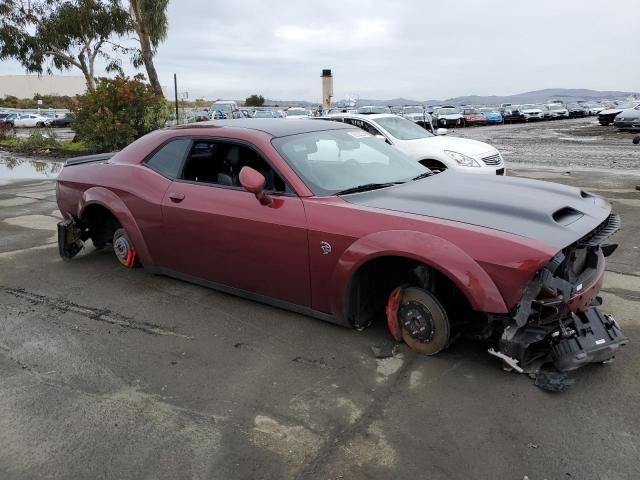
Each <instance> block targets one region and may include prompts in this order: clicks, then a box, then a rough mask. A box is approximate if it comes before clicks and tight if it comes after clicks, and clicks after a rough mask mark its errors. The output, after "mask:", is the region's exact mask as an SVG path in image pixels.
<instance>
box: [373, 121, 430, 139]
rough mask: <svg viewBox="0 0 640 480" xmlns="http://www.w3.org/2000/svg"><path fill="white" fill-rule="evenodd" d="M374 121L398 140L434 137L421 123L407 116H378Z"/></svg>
mask: <svg viewBox="0 0 640 480" xmlns="http://www.w3.org/2000/svg"><path fill="white" fill-rule="evenodd" d="M374 122H375V123H377V124H378V125H380V126H381V127H382V128H384V129H385V130H386V131H387V132H389V133H390V134H391V136H393V137H395V138H397V139H398V140H417V139H419V138H429V137H433V135H432V134H431V133H429V132H427V131H426V130H425V129H424V128H422V127H421V126H420V125H418V124H417V123H414V122H412V121H411V120H407V119H406V118H402V117H382V118H376V119H375V120H374Z"/></svg>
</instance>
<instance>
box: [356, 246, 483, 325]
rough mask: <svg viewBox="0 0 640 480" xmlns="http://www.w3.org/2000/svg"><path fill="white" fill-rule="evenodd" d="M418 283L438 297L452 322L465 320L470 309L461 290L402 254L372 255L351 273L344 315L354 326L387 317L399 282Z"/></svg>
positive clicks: (400, 283)
mask: <svg viewBox="0 0 640 480" xmlns="http://www.w3.org/2000/svg"><path fill="white" fill-rule="evenodd" d="M402 285H406V286H412V287H421V288H424V289H425V290H428V291H429V292H431V293H432V294H433V295H435V297H436V298H437V299H438V300H439V301H440V303H441V304H442V306H443V307H444V309H445V311H446V312H447V316H448V317H449V321H450V323H451V324H452V326H456V325H462V324H464V323H466V322H467V321H468V320H469V319H470V318H471V317H472V313H473V309H472V307H471V304H470V303H469V301H468V300H467V298H466V296H465V295H464V293H462V291H461V290H460V289H459V288H458V287H457V286H456V285H455V283H453V281H452V280H451V279H449V278H448V277H447V276H446V275H444V274H443V273H442V272H440V271H438V270H436V269H434V268H432V267H429V266H427V265H425V264H423V263H420V262H418V261H417V260H413V259H410V258H405V257H395V256H385V257H378V258H374V259H373V260H370V261H368V262H367V263H365V264H364V265H362V266H361V267H360V268H358V270H357V271H356V272H355V273H354V275H353V277H352V281H351V285H350V287H349V293H348V296H347V302H348V307H347V318H348V320H349V322H350V323H351V324H352V325H353V326H354V327H356V328H362V327H366V326H368V325H370V324H371V323H373V322H375V321H379V320H383V321H386V316H385V306H386V303H387V300H388V298H389V295H390V294H391V292H392V291H393V290H394V289H395V288H396V287H399V286H402Z"/></svg>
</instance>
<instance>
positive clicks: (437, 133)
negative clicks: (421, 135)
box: [436, 128, 449, 135]
mask: <svg viewBox="0 0 640 480" xmlns="http://www.w3.org/2000/svg"><path fill="white" fill-rule="evenodd" d="M447 133H449V130H447V129H446V128H439V129H437V130H436V135H446V134H447Z"/></svg>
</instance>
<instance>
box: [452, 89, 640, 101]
mask: <svg viewBox="0 0 640 480" xmlns="http://www.w3.org/2000/svg"><path fill="white" fill-rule="evenodd" d="M631 95H638V92H619V91H613V90H605V91H601V90H588V89H584V88H547V89H545V90H534V91H532V92H524V93H518V94H517V95H505V96H497V95H490V96H481V95H468V96H463V97H455V98H448V99H446V100H444V101H443V102H442V103H454V104H456V105H461V104H474V105H478V104H480V105H482V104H489V105H497V104H500V103H515V104H518V103H542V102H547V101H549V100H564V101H568V102H571V101H574V102H575V101H576V100H587V101H593V100H620V99H625V98H627V97H629V96H631Z"/></svg>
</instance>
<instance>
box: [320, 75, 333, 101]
mask: <svg viewBox="0 0 640 480" xmlns="http://www.w3.org/2000/svg"><path fill="white" fill-rule="evenodd" d="M321 78H322V108H324V109H325V110H329V109H331V99H332V98H333V75H331V70H330V69H324V70H322V76H321Z"/></svg>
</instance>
